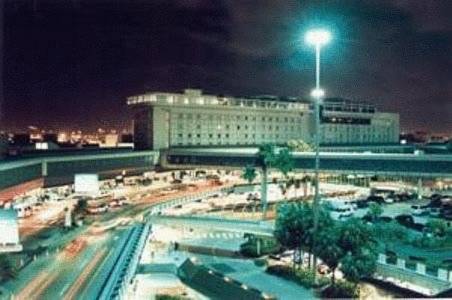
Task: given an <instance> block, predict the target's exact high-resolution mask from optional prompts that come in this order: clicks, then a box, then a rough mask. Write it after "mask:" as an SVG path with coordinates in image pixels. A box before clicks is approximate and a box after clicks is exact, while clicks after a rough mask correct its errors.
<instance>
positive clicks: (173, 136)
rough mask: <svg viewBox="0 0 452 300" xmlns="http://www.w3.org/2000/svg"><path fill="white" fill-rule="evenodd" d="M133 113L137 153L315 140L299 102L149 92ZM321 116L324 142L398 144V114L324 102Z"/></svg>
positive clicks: (307, 108) (133, 100) (308, 113)
mask: <svg viewBox="0 0 452 300" xmlns="http://www.w3.org/2000/svg"><path fill="white" fill-rule="evenodd" d="M127 100H128V101H127V102H128V104H129V105H130V106H131V107H132V108H133V110H134V140H135V147H136V148H138V149H165V148H169V147H178V146H179V147H181V146H182V147H185V146H252V145H259V144H263V143H275V144H281V145H282V144H285V143H286V142H287V141H288V140H304V141H307V142H312V141H313V138H314V115H313V111H312V105H311V103H310V102H308V101H303V100H300V99H297V98H278V97H274V96H261V97H248V98H237V97H223V96H215V95H204V94H202V92H201V90H192V89H188V90H185V91H184V93H160V92H155V93H147V94H144V95H138V96H132V97H129V98H128V99H127ZM321 113H322V115H321V142H322V143H323V144H377V143H397V142H398V140H399V116H398V114H394V113H383V112H378V111H376V109H375V107H374V106H372V105H369V104H364V103H358V102H353V101H350V100H344V99H325V101H324V103H323V105H322V112H321Z"/></svg>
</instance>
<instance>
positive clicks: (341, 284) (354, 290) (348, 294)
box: [322, 280, 359, 299]
mask: <svg viewBox="0 0 452 300" xmlns="http://www.w3.org/2000/svg"><path fill="white" fill-rule="evenodd" d="M322 297H324V298H341V299H350V298H354V299H357V298H359V286H357V285H354V284H353V283H350V282H347V281H343V280H341V281H338V282H337V283H336V284H335V285H331V286H329V287H327V288H326V289H324V290H323V291H322Z"/></svg>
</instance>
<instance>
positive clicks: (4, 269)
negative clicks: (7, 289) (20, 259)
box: [0, 255, 16, 282]
mask: <svg viewBox="0 0 452 300" xmlns="http://www.w3.org/2000/svg"><path fill="white" fill-rule="evenodd" d="M14 278H16V270H15V269H14V267H13V265H12V264H11V261H10V260H9V259H8V258H7V257H6V255H0V282H5V281H7V280H9V279H14Z"/></svg>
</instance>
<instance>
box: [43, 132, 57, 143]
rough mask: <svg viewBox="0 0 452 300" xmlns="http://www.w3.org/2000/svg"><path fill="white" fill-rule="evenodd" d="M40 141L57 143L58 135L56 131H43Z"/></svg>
mask: <svg viewBox="0 0 452 300" xmlns="http://www.w3.org/2000/svg"><path fill="white" fill-rule="evenodd" d="M42 141H43V142H51V143H54V144H56V143H58V135H57V134H56V133H52V132H48V133H44V134H43V135H42Z"/></svg>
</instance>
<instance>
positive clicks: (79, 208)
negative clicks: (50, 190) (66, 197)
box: [74, 198, 88, 215]
mask: <svg viewBox="0 0 452 300" xmlns="http://www.w3.org/2000/svg"><path fill="white" fill-rule="evenodd" d="M87 206H88V201H87V200H86V198H81V199H79V200H78V201H77V204H76V205H75V208H74V214H79V215H80V214H83V212H84V211H85V209H86V207H87Z"/></svg>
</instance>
